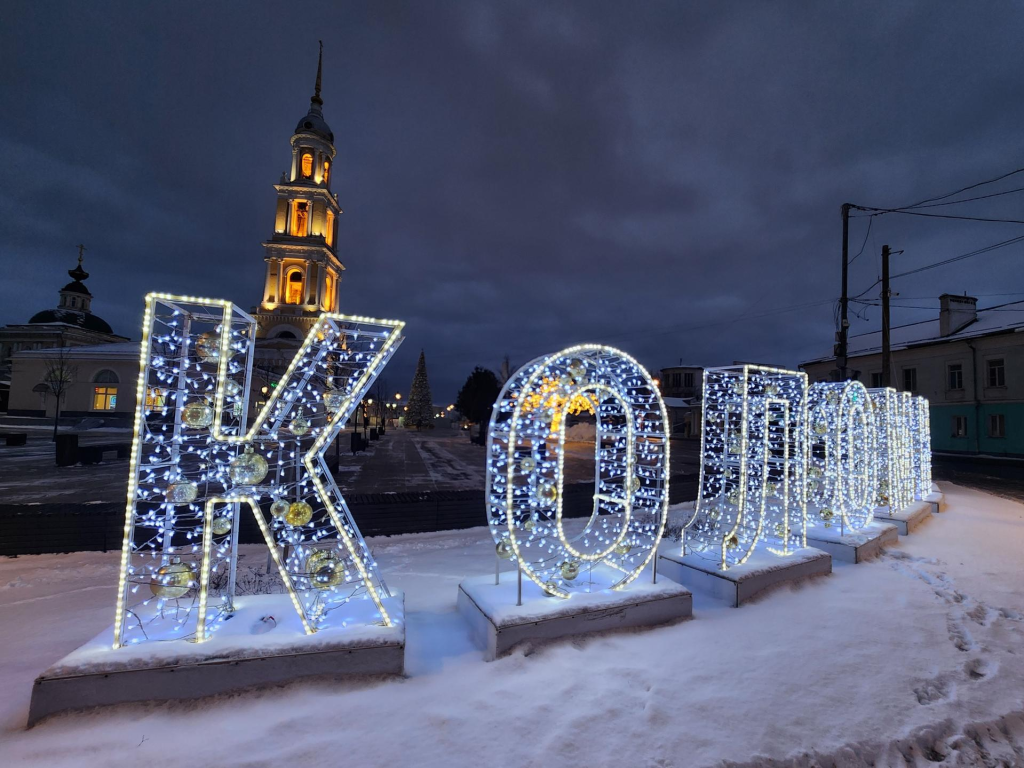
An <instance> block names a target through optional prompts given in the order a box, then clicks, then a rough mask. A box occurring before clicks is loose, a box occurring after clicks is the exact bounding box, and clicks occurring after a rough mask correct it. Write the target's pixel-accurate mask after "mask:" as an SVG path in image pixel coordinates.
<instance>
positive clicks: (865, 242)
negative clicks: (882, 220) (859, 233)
mask: <svg viewBox="0 0 1024 768" xmlns="http://www.w3.org/2000/svg"><path fill="white" fill-rule="evenodd" d="M874 223H875V217H874V216H871V217H869V218H868V228H867V231H866V232H865V233H864V242H863V243H861V244H860V250H859V251H857V256H854V257H853V258H852V259H850V260H849V261H848V262H847V264H853V262H855V261H856V260H857V257H858V256H860V255H861V254H862V253H864V248H865V247H866V246H867V244H868V235H870V234H871V225H872V224H874Z"/></svg>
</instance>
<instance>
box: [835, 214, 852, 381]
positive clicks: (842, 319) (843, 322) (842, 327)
mask: <svg viewBox="0 0 1024 768" xmlns="http://www.w3.org/2000/svg"><path fill="white" fill-rule="evenodd" d="M851 207H852V205H851V204H850V203H843V207H842V209H841V211H842V216H843V295H842V298H840V299H839V340H838V341H839V343H838V348H837V349H836V367H837V368H838V369H839V380H840V381H846V380H847V378H849V375H848V374H847V371H846V360H847V332H848V330H849V328H850V320H849V318H848V309H849V305H850V299H849V296H848V295H847V279H848V276H849V272H850V208H851Z"/></svg>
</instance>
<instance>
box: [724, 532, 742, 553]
mask: <svg viewBox="0 0 1024 768" xmlns="http://www.w3.org/2000/svg"><path fill="white" fill-rule="evenodd" d="M739 545H740V537H739V536H737V535H736V534H735V533H734V534H732V535H730V536H726V538H725V546H726V548H727V549H736V547H738V546H739Z"/></svg>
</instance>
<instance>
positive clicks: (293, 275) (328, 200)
mask: <svg viewBox="0 0 1024 768" xmlns="http://www.w3.org/2000/svg"><path fill="white" fill-rule="evenodd" d="M323 58H324V46H323V43H322V42H321V43H320V58H319V61H318V63H317V68H316V86H315V88H314V90H313V97H312V98H311V99H310V100H309V101H310V105H309V111H308V112H307V113H306V114H305V116H303V118H302V119H301V120H299V123H298V125H297V126H296V127H295V133H294V134H293V135H292V138H291V149H292V161H291V170H290V171H286V172H285V173H283V174H282V175H281V181H280V183H279V184H275V185H274V190H275V191H276V192H277V212H276V216H275V218H274V232H273V234H272V235H271V237H270V239H269V240H267V241H265V242H264V243H263V248H264V249H265V250H264V261H266V262H267V276H266V282H265V284H264V287H263V301H262V302H261V303H260V306H259V309H258V310H256V312H255V313H254V314H255V317H256V320H257V322H258V324H259V325H258V331H257V335H258V337H259V338H281V339H292V338H294V339H301V338H304V337H305V335H306V333H307V332H308V331H309V329H310V328H311V327H312V325H313V322H314V321H315V320H316V318H317V317H319V315H320V313H321V312H336V311H338V292H339V287H340V284H341V273H342V272H343V271H344V269H345V265H344V264H342V263H341V260H340V259H339V258H338V254H337V250H336V248H337V228H338V218H339V217H340V215H341V213H342V211H341V208H340V207H339V206H338V198H337V195H335V194H334V193H333V192H331V181H332V179H333V177H334V156H335V149H334V133H332V132H331V129H330V127H329V126H328V125H327V123H326V121H325V120H324V115H323V104H324V102H323V99H322V98H321V97H320V80H321V76H322V74H323Z"/></svg>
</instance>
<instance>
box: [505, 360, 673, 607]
mask: <svg viewBox="0 0 1024 768" xmlns="http://www.w3.org/2000/svg"><path fill="white" fill-rule="evenodd" d="M579 398H586V399H587V400H588V401H589V403H590V404H591V406H592V407H593V410H594V411H595V416H596V420H597V424H596V438H595V454H594V456H595V465H596V467H595V477H594V483H595V488H594V493H593V507H592V509H591V514H590V518H589V520H587V521H586V525H585V526H584V528H583V530H582V532H579V533H575V534H573V533H570V532H569V531H567V530H566V526H565V525H564V520H563V512H564V503H565V499H564V498H563V482H564V460H565V426H566V417H567V416H568V414H569V411H570V408H571V407H572V404H573V403H574V402H578V399H579ZM667 425H668V414H667V413H666V411H665V404H664V402H663V401H662V399H661V395H660V393H659V392H658V388H657V386H656V385H655V384H654V382H653V381H652V380H651V377H650V375H649V374H648V373H647V371H646V370H645V369H644V368H643V366H641V365H640V364H639V363H637V361H636V360H634V359H633V358H632V357H630V356H628V355H626V354H625V353H623V352H620V351H619V350H617V349H614V348H612V347H604V346H598V345H590V344H587V345H580V346H576V347H570V348H568V349H564V350H562V351H561V352H557V353H555V354H551V355H545V356H542V357H538V358H537V359H535V360H533V361H531V362H530V363H527V364H526V365H525V366H523V367H522V368H520V369H519V370H518V371H517V372H516V373H515V374H514V375H513V376H512V377H511V378H510V379H509V380H508V381H507V382H506V383H505V386H504V388H503V389H502V390H501V394H500V395H499V397H498V401H497V402H496V403H495V405H494V410H493V412H492V414H491V422H490V434H489V435H488V440H487V496H486V498H487V507H488V524H489V527H490V530H491V535H492V536H493V537H494V542H495V545H496V551H497V554H498V556H499V557H507V558H509V559H513V560H516V561H518V564H519V567H520V568H521V569H522V571H523V573H525V574H526V576H527V577H529V578H530V579H532V580H533V581H534V582H535V583H536V584H537V585H539V586H540V587H541V589H543V590H545V591H546V592H547V593H548V594H550V595H554V596H557V597H562V598H567V597H569V596H570V595H571V594H572V593H574V592H591V591H596V590H600V589H617V588H621V587H624V586H626V585H627V584H629V583H630V582H631V581H633V580H634V579H635V578H636V577H637V576H639V574H640V572H641V571H642V570H643V569H644V567H645V566H646V565H647V564H648V563H650V561H651V558H652V557H654V555H655V553H656V552H657V548H658V542H659V541H660V540H661V536H662V533H663V532H664V529H665V523H666V520H667V519H668V459H669V443H668V432H667Z"/></svg>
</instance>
